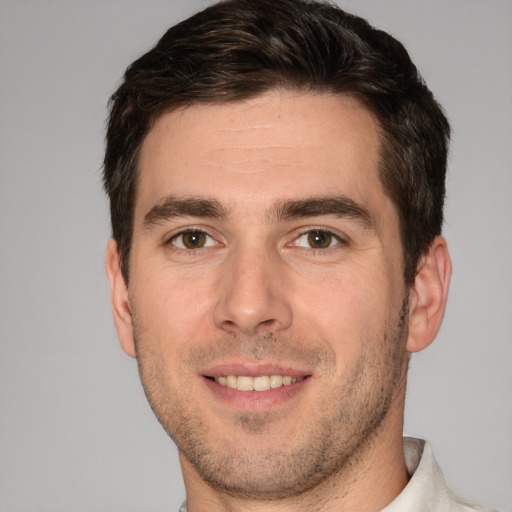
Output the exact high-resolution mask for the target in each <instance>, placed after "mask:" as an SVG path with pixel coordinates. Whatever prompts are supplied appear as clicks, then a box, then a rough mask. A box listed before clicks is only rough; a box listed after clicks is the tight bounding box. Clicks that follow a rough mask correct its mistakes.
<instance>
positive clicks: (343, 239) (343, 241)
mask: <svg viewBox="0 0 512 512" xmlns="http://www.w3.org/2000/svg"><path fill="white" fill-rule="evenodd" d="M315 231H316V232H319V233H326V234H328V235H330V236H332V237H333V238H334V239H335V240H336V241H337V243H335V244H333V245H329V246H328V247H325V248H315V247H305V246H300V245H297V241H298V240H299V239H300V238H302V237H303V236H306V235H309V234H310V233H312V232H315ZM348 243H349V240H348V237H347V236H345V235H343V234H341V233H339V232H338V231H337V230H333V229H332V228H327V227H325V226H308V227H305V228H301V229H300V230H299V231H298V232H297V234H296V235H295V236H294V238H293V240H292V242H290V243H289V244H287V246H288V247H300V248H304V249H308V250H311V251H321V252H325V251H327V250H329V249H333V248H334V247H336V246H338V245H347V244H348Z"/></svg>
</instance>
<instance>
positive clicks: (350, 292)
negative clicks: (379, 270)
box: [294, 271, 392, 366]
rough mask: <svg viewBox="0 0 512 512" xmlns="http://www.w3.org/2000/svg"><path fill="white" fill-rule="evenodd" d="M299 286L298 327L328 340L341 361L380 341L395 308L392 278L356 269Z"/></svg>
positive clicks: (300, 330)
mask: <svg viewBox="0 0 512 512" xmlns="http://www.w3.org/2000/svg"><path fill="white" fill-rule="evenodd" d="M384 281H385V280H384ZM299 289H300V288H298V289H297V294H296V297H295V300H294V305H295V307H294V309H295V312H296V314H295V316H294V317H295V319H296V320H297V325H295V327H296V328H297V330H298V332H302V333H308V336H309V337H311V336H313V339H315V338H316V339H320V340H321V341H323V342H324V343H327V344H328V345H329V346H330V348H331V349H332V350H333V351H334V352H335V353H336V357H337V360H338V365H342V366H344V365H345V364H349V363H350V362H353V361H354V360H356V359H357V358H358V357H359V356H360V354H361V353H362V351H363V350H364V349H365V348H366V347H367V346H368V345H372V344H375V343H378V340H379V336H380V335H382V332H383V327H384V326H385V325H386V324H387V323H388V321H389V318H390V315H391V310H392V308H391V304H390V302H392V299H391V297H390V295H389V293H387V291H388V290H390V286H389V283H388V282H382V280H379V279H374V278H372V277H371V276H370V275H369V274H366V275H365V273H363V272H355V271H354V272H346V273H344V275H343V276H342V277H339V276H331V277H330V278H329V279H327V280H325V281H324V282H323V284H322V285H321V286H319V285H318V284H317V285H316V286H314V287H312V286H310V287H306V288H305V289H304V288H303V289H302V291H300V292H299Z"/></svg>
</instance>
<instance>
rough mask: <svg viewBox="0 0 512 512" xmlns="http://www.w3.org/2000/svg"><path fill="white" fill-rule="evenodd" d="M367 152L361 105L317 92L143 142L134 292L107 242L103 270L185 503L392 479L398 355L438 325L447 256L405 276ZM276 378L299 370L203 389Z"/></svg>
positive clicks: (190, 112) (361, 486) (368, 498)
mask: <svg viewBox="0 0 512 512" xmlns="http://www.w3.org/2000/svg"><path fill="white" fill-rule="evenodd" d="M378 162H379V131H378V126H377V124H376V122H375V120H374V118H373V117H372V115H371V114H370V113H369V112H368V111H367V110H366V109H365V108H364V107H363V106H361V105H360V104H359V103H358V102H357V101H355V100H353V99H351V98H348V97H339V96H330V95H323V94H317V95H313V94H310V95H306V94H293V93H289V92H282V91H274V92H271V93H267V94H265V95H262V96H260V97H257V98H254V99H251V100H249V101H245V102H240V103H227V104H218V105H201V106H192V107H189V108H187V109H184V110H180V111H175V112H171V113H166V114H164V115H162V116H161V117H160V118H159V119H158V120H157V121H156V123H155V125H154V126H153V128H152V129H151V131H150V132H149V134H148V136H147V137H146V139H145V141H144V143H143V146H142V151H141V154H140V161H139V168H140V180H139V184H138V190H137V196H136V206H135V217H134V236H133V247H132V249H131V254H130V282H129V285H127V284H126V283H125V281H124V279H123V277H122V274H121V271H120V264H119V261H120V260H119V254H118V251H117V246H116V244H115V242H114V241H110V242H109V246H108V250H107V264H106V266H107V273H108V276H109V280H110V283H111V290H112V305H113V311H114V320H115V323H116V328H117V331H118V335H119V338H120V341H121V346H122V347H123V349H124V350H125V352H126V353H128V354H129V355H131V356H132V357H136V358H137V362H138V365H139V371H140V375H141V380H142V383H143V386H144V389H145V392H146V395H147V397H148V400H149V402H150V404H151V406H152V408H153V410H154V411H155V413H156V415H157V417H158V419H159V420H160V422H161V423H162V424H163V426H164V427H165V428H166V430H167V431H168V432H169V434H170V435H171V436H172V437H173V439H174V440H175V441H176V443H177V445H178V448H179V450H180V462H181V465H182V470H183V475H184V480H185V486H186V489H187V499H188V506H189V511H190V512H198V511H203V510H209V511H224V510H225V511H227V510H233V511H236V510H245V511H260V510H261V511H263V510H279V511H281V510H282V511H286V510H290V511H291V510H294V511H302V510H304V511H305V510H308V511H312V510H318V511H331V510H332V511H334V510H345V509H347V510H348V509H350V510H360V511H371V510H380V509H382V508H383V507H384V506H385V505H387V504H388V503H390V502H391V501H392V500H393V499H394V497H396V496H397V495H398V494H399V493H400V491H401V490H402V489H403V487H404V486H405V485H406V483H407V481H408V476H407V473H406V469H405V463H404V459H403V452H402V424H403V408H404V396H405V381H406V372H407V356H408V354H409V353H410V352H415V351H418V350H421V349H423V348H425V347H426V346H427V345H428V344H429V343H430V342H431V341H432V340H433V339H434V337H435V335H436V333H437V331H438V329H439V326H440V323H441V320H442V317H443V314H444V309H445V304H446V298H447V291H448V284H449V278H450V272H451V266H450V260H449V256H448V252H447V248H446V242H445V241H444V239H443V238H441V237H439V238H437V239H435V240H434V241H433V242H432V244H431V247H430V250H429V252H428V253H427V254H426V255H425V256H424V257H423V258H422V260H421V262H420V264H419V266H418V274H417V277H416V280H415V282H414V283H413V285H412V286H411V287H410V288H406V287H405V286H404V280H403V255H402V247H401V243H400V237H399V231H398V220H397V214H396V210H395V207H394V205H393V204H392V202H391V200H390V199H389V198H388V197H387V195H386V194H385V193H384V190H383V187H382V184H381V182H380V180H379V176H378V171H377V169H378ZM312 198H314V199H315V201H316V202H315V205H316V207H318V208H317V210H316V212H315V213H313V210H312V208H311V207H306V206H307V205H306V206H305V201H307V200H311V199H312ZM290 205H292V206H296V208H295V210H294V209H293V207H292V206H290ZM297 205H298V206H297ZM318 210H320V211H318ZM178 213H179V214H178ZM194 243H195V245H194ZM187 244H188V245H187ZM189 247H192V248H189ZM279 372H280V373H282V374H283V375H290V374H292V373H293V374H294V375H295V376H296V377H298V378H299V381H298V382H297V383H295V384H294V385H293V386H290V387H289V388H287V389H285V388H279V389H277V390H269V391H265V392H262V393H260V394H258V392H256V391H252V392H243V391H233V390H231V391H227V390H228V388H226V387H223V386H220V385H218V384H216V383H215V382H213V381H212V380H211V377H216V376H219V375H230V374H235V375H260V374H261V375H267V374H270V373H279ZM208 377H210V378H208ZM376 489H378V492H376V491H375V490H376Z"/></svg>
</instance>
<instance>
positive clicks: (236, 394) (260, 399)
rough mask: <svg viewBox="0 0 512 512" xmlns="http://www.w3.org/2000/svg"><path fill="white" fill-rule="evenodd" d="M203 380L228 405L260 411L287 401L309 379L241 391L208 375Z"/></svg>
mask: <svg viewBox="0 0 512 512" xmlns="http://www.w3.org/2000/svg"><path fill="white" fill-rule="evenodd" d="M203 380H204V382H205V384H206V385H207V386H208V388H209V389H210V391H211V392H212V393H213V394H214V395H215V396H216V397H218V398H219V399H221V400H222V401H223V402H225V403H227V404H228V405H230V406H232V407H234V408H236V409H240V410H246V411H260V410H264V409H269V408H272V407H276V406H278V405H281V404H283V403H285V402H287V401H288V400H290V399H291V398H293V397H294V396H295V395H296V394H297V393H298V392H299V391H300V390H301V389H302V388H303V387H304V386H306V385H307V382H308V380H309V379H308V378H307V377H306V378H304V379H301V380H299V381H297V382H294V383H293V384H290V385H288V386H281V387H279V388H272V389H267V390H266V391H239V390H238V389H233V388H229V387H228V386H222V385H220V384H218V383H217V382H215V381H214V380H211V379H208V378H206V377H204V378H203Z"/></svg>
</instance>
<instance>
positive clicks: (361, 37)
mask: <svg viewBox="0 0 512 512" xmlns="http://www.w3.org/2000/svg"><path fill="white" fill-rule="evenodd" d="M275 88H281V89H287V90H294V91H304V92H319V93H323V92H326V93H334V94H344V95H350V96H353V97H355V98H357V99H358V100H360V101H361V102H362V103H363V104H364V105H365V106H366V107H367V108H368V109H369V110H370V111H371V112H372V113H373V114H374V116H375V117H376V119H377V122H378V123H379V126H380V129H381V159H380V160H381V161H380V177H381V181H382V183H383V186H384V188H385V190H386V193H387V194H388V195H389V196H390V198H391V199H392V201H393V203H394V204H395V206H396V209H397V212H398V216H399V222H400V234H401V240H402V244H403V254H404V277H405V281H406V283H411V282H412V281H413V280H414V276H415V275H416V267H417V264H418V261H419V258H420V257H421V256H422V255H423V254H424V253H425V252H426V251H427V249H428V246H429V245H430V243H431V241H432V240H433V239H434V237H435V236H437V235H439V234H440V233H441V227H442V223H443V204H444V195H445V174H446V164H447V152H448V141H449V135H450V128H449V124H448V121H447V120H446V117H445V115H444V114H443V111H442V109H441V107H440V106H439V104H438V103H437V102H436V100H435V99H434V97H433V95H432V93H431V92H430V90H429V89H428V88H427V86H426V85H425V83H424V82H423V80H422V78H421V76H420V75H419V73H418V71H417V69H416V67H415V66H414V64H413V63H412V62H411V59H410V58H409V55H408V53H407V51H406V50H405V48H404V47H403V46H402V44H401V43H399V42H398V41H397V40H396V39H394V38H393V37H392V36H390V35H389V34H387V33H386V32H383V31H381V30H377V29H375V28H373V27H372V26H370V25H369V24H368V22H367V21H366V20H364V19H362V18H359V17H357V16H354V15H351V14H348V13H346V12H345V11H343V10H342V9H340V8H338V7H336V6H335V5H332V4H328V3H324V2H317V1H307V0H225V1H221V2H219V3H216V4H214V5H212V6H210V7H208V8H206V9H205V10H203V11H201V12H199V13H198V14H196V15H194V16H192V17H190V18H188V19H187V20H185V21H183V22H181V23H179V24H177V25H175V26H173V27H171V28H170V29H169V30H168V31H167V32H166V33H165V35H164V36H163V37H162V38H161V39H160V41H159V42H158V43H157V44H156V46H155V47H154V48H152V49H151V50H150V51H149V52H147V53H146V54H144V55H143V56H142V57H140V58H139V59H137V60H136V61H135V62H134V63H133V64H131V65H130V66H129V67H128V69H127V70H126V73H125V75H124V81H123V83H122V84H121V86H120V87H119V88H118V90H117V91H116V92H115V93H114V94H113V95H112V98H111V100H110V117H109V122H108V129H107V139H106V152H105V161H104V185H105V189H106V191H107V193H108V195H109V198H110V212H111V220H112V231H113V237H114V239H115V240H116V241H117V243H118V250H119V253H120V256H121V267H122V271H123V275H124V277H125V280H126V281H128V277H129V253H130V247H131V243H132V231H133V215H134V203H135V193H136V188H137V172H138V170H137V162H138V155H139V151H140V148H141V145H142V142H143V140H144V138H145V136H146V135H147V133H148V131H149V130H150V128H151V127H152V125H153V123H154V122H155V120H156V119H157V118H158V116H160V115H161V114H162V113H164V112H167V111H170V110H173V109H176V108H179V107H185V106H188V105H192V104H197V103H214V102H230V101H239V100H243V99H247V98H251V97H254V96H257V95H259V94H262V93H264V92H266V91H268V90H270V89H275Z"/></svg>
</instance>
